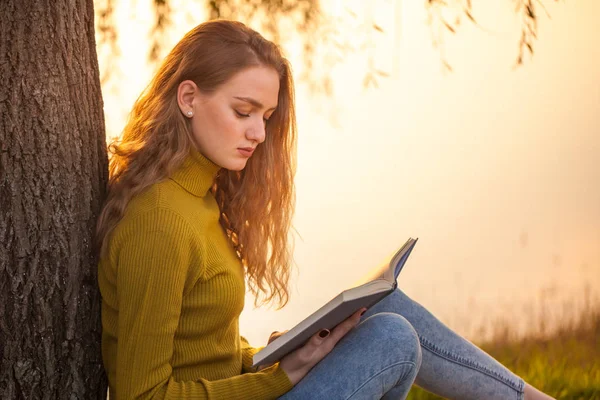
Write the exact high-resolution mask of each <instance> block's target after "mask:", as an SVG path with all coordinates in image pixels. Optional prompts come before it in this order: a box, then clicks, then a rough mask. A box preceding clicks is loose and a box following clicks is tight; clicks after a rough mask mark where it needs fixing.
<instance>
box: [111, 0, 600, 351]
mask: <svg viewBox="0 0 600 400" xmlns="http://www.w3.org/2000/svg"><path fill="white" fill-rule="evenodd" d="M179 3H181V4H180V5H179ZM189 3H190V2H185V6H184V2H183V1H180V2H177V1H174V2H173V5H172V7H171V8H172V10H174V15H173V20H174V25H173V29H172V31H170V32H169V34H168V35H167V41H168V42H169V43H168V45H167V47H168V48H170V47H172V45H173V44H174V43H175V41H176V40H178V38H180V37H181V36H182V35H183V34H184V33H185V32H186V31H187V30H189V29H190V28H191V27H192V26H194V25H195V24H197V23H199V22H201V21H203V19H204V14H203V13H202V11H201V9H200V7H199V6H197V5H193V6H192V5H190V6H188V4H189ZM423 3H424V2H418V1H391V0H378V1H373V2H363V1H358V0H352V1H341V0H331V1H324V7H325V9H326V11H327V12H329V13H330V14H331V15H332V18H333V20H334V21H335V23H336V24H338V25H337V26H338V28H339V30H340V31H342V32H344V35H347V36H343V37H341V38H340V40H344V41H348V42H349V43H355V44H356V43H367V45H366V49H365V50H364V51H362V52H356V53H353V54H348V55H346V56H344V60H343V62H342V63H339V64H337V65H336V66H334V67H333V68H332V69H331V74H332V76H333V84H334V93H333V96H332V98H330V99H327V98H324V97H323V96H322V95H317V94H314V93H311V92H310V91H309V89H308V86H307V85H306V84H305V83H303V82H301V81H300V80H299V78H297V82H298V90H297V96H298V98H297V100H298V116H299V129H300V139H299V155H298V156H299V157H298V173H297V180H296V183H297V191H298V193H297V198H298V201H297V211H296V218H295V227H296V229H297V230H298V232H299V233H300V235H301V238H297V240H296V244H297V245H296V252H295V259H296V261H297V265H298V269H299V273H298V274H293V278H294V283H293V287H294V290H293V291H292V298H291V302H290V303H289V305H288V306H287V307H286V308H285V309H283V310H282V311H278V312H274V311H269V310H252V301H251V299H250V298H248V299H247V300H246V305H247V306H246V310H245V311H244V313H243V315H242V318H241V320H240V323H241V330H242V332H243V333H244V335H245V336H246V337H248V338H249V339H250V342H251V343H252V344H253V345H255V346H259V345H261V344H264V343H265V341H266V339H267V338H268V336H269V334H270V333H271V332H272V331H274V330H284V329H287V328H290V327H291V326H292V325H293V324H294V323H296V322H298V321H300V320H301V319H302V318H304V317H305V316H307V315H308V314H309V313H310V312H312V311H314V310H315V309H316V308H318V307H319V306H320V305H321V304H322V303H324V302H325V301H326V300H329V299H330V298H332V297H333V296H334V295H336V294H337V293H338V292H339V291H340V290H342V289H344V288H345V287H346V286H348V285H350V284H351V283H352V282H354V281H355V280H356V279H358V278H359V277H360V276H362V275H364V273H365V270H366V269H368V268H370V267H373V266H375V265H377V264H378V263H380V262H381V261H382V259H383V258H384V257H385V256H387V255H388V254H389V253H390V252H391V251H393V250H394V249H395V248H396V247H397V246H398V245H400V244H402V243H404V241H405V240H406V239H407V238H408V237H409V236H412V237H419V243H418V244H417V246H416V248H415V250H414V251H413V253H412V255H411V258H410V260H409V261H408V263H407V265H406V267H405V268H404V270H403V272H402V274H401V276H400V280H399V281H400V286H401V287H402V288H403V289H404V290H405V291H406V293H407V294H408V295H409V296H412V297H414V298H415V299H418V300H419V301H420V302H421V303H423V304H424V305H426V306H427V307H428V308H429V309H431V310H432V311H433V312H434V313H435V314H436V315H437V316H439V317H440V318H441V319H443V320H444V322H446V323H448V324H449V325H450V326H451V327H452V328H453V329H456V330H457V332H459V333H461V334H465V335H467V336H469V335H474V334H475V330H476V328H478V327H479V326H480V325H481V324H483V323H487V322H489V320H491V319H493V318H494V317H497V316H499V315H513V316H515V317H513V320H514V323H515V324H520V325H519V326H520V327H521V328H522V329H524V326H525V325H524V323H523V320H524V318H521V319H519V318H517V317H516V315H517V314H519V313H520V314H521V315H523V312H527V311H526V310H528V307H534V306H535V305H536V304H537V302H538V301H540V298H539V293H540V292H541V291H542V290H545V289H547V288H553V289H552V290H553V292H552V293H553V295H552V296H549V297H547V298H546V300H545V301H546V302H547V304H550V303H551V302H557V304H559V303H560V304H562V303H561V302H562V301H563V300H564V299H571V300H574V301H575V302H577V301H578V299H579V296H580V294H581V292H582V288H583V287H584V285H586V284H587V285H589V286H590V287H591V288H593V289H592V291H593V293H594V294H595V295H598V289H597V288H598V287H600V184H599V183H600V161H599V160H600V74H599V73H598V71H600V50H599V49H600V46H599V45H598V38H600V27H599V25H598V24H597V21H596V19H597V16H598V15H600V2H598V1H596V0H581V1H568V2H556V3H555V2H551V3H550V5H549V6H548V12H549V13H550V14H551V19H549V18H547V17H546V16H545V15H542V16H540V23H539V24H540V34H539V40H538V41H537V42H536V43H535V56H534V57H533V59H530V57H526V61H525V65H524V66H522V67H519V68H513V66H514V62H515V60H516V56H517V50H518V38H519V34H520V31H519V20H518V19H517V18H516V16H515V15H514V12H513V5H512V2H510V1H498V2H489V1H488V2H485V1H484V2H481V1H476V2H473V3H474V13H475V16H476V18H478V22H479V26H474V25H473V24H470V23H467V21H464V22H463V26H462V27H461V30H460V31H459V32H458V33H457V34H456V35H452V34H449V33H448V34H446V35H445V37H444V39H445V41H444V46H443V48H441V49H435V48H433V47H432V42H431V32H430V29H429V26H428V25H427V15H426V11H425V8H424V5H423ZM134 4H135V3H133V4H132V3H131V2H120V3H119V5H118V9H117V18H118V21H117V23H118V25H119V29H120V42H119V45H120V49H121V55H122V58H121V59H120V61H114V60H113V61H111V62H114V63H115V66H117V64H116V63H117V62H118V68H119V71H120V72H118V73H117V74H118V79H116V80H114V81H113V83H112V84H111V85H107V86H106V87H104V103H105V113H106V120H107V131H108V134H109V135H110V136H112V135H117V134H118V133H119V131H120V129H121V127H122V126H123V123H124V120H125V118H126V113H127V111H128V109H129V108H130V106H131V104H132V103H133V101H134V100H135V98H136V97H137V95H138V94H139V93H140V91H141V90H142V89H143V87H144V85H145V84H146V83H147V82H148V81H149V80H150V77H151V74H152V70H151V69H149V68H148V67H147V66H146V65H147V50H146V46H141V45H140V43H146V41H147V39H146V38H147V32H148V30H149V27H150V26H151V25H152V23H153V22H152V20H151V16H152V12H153V11H152V9H151V6H150V5H149V4H150V2H148V1H139V2H138V3H137V6H135V5H134ZM190 7H196V8H194V11H193V13H191V14H183V12H182V11H180V10H184V9H189V8H190ZM477 7H479V8H477ZM373 24H377V26H378V27H380V28H381V29H382V31H383V32H380V31H378V30H374V29H366V28H365V27H368V26H372V25H373ZM285 46H286V47H285V48H290V49H297V48H298V46H299V44H298V43H296V42H291V43H286V44H285ZM289 54H290V58H291V59H292V63H293V65H294V71H295V72H296V73H297V75H298V76H299V75H300V72H302V70H303V61H302V59H301V58H300V57H298V56H297V52H296V51H295V50H291V51H290V53H289ZM441 54H443V55H444V56H445V57H446V59H447V60H448V62H449V63H450V64H451V66H452V68H453V72H447V71H445V69H444V67H443V65H442V62H441ZM369 57H371V58H372V60H373V63H374V64H373V66H374V68H375V69H377V70H380V71H383V72H384V73H385V74H388V75H389V76H388V77H385V76H379V77H378V79H377V84H378V87H371V88H370V89H368V90H365V89H363V87H362V84H363V80H364V78H365V73H366V71H367V70H368V67H369V61H368V60H369ZM548 302H549V303H548ZM534 308H535V307H534ZM524 310H525V311H524ZM515 311H516V312H515ZM467 317H468V318H467ZM507 318H509V319H510V318H511V317H507ZM257 321H260V323H257Z"/></svg>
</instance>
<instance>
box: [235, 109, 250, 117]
mask: <svg viewBox="0 0 600 400" xmlns="http://www.w3.org/2000/svg"><path fill="white" fill-rule="evenodd" d="M234 111H235V113H236V114H237V116H238V117H240V118H248V117H249V116H250V114H244V113H241V112H239V111H238V110H234Z"/></svg>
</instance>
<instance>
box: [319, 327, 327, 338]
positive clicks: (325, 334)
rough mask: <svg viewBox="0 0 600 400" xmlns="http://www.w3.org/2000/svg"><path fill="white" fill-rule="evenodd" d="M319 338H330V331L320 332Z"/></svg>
mask: <svg viewBox="0 0 600 400" xmlns="http://www.w3.org/2000/svg"><path fill="white" fill-rule="evenodd" d="M319 336H320V337H322V338H326V337H327V336H329V329H323V330H322V331H321V332H319Z"/></svg>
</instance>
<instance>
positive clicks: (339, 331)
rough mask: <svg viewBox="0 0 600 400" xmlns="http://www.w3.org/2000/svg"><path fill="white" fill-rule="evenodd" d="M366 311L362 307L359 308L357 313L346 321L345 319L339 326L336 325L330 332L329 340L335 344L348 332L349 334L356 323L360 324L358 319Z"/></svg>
mask: <svg viewBox="0 0 600 400" xmlns="http://www.w3.org/2000/svg"><path fill="white" fill-rule="evenodd" d="M366 310H367V309H366V308H364V307H363V308H361V309H360V310H358V311H357V312H355V313H354V314H352V315H351V316H350V317H349V318H348V319H346V320H345V321H343V322H341V323H340V324H339V325H337V326H336V327H335V328H334V329H333V331H331V337H330V340H333V341H335V342H336V343H337V342H338V341H339V340H340V339H341V338H343V337H344V336H345V335H346V334H347V333H348V332H350V331H351V330H352V328H354V327H355V326H356V325H358V323H359V322H360V317H361V316H362V315H363V314H364V313H365V311H366Z"/></svg>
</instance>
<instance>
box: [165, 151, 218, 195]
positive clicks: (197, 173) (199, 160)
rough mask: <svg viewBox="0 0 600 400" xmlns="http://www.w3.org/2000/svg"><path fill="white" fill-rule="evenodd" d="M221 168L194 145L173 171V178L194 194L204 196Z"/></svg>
mask: <svg viewBox="0 0 600 400" xmlns="http://www.w3.org/2000/svg"><path fill="white" fill-rule="evenodd" d="M220 169H221V167H220V166H218V165H217V164H215V163H214V162H212V161H211V160H209V159H208V158H206V157H205V156H204V155H203V154H201V153H200V152H199V151H198V150H196V149H195V148H193V147H192V148H191V149H190V154H189V155H188V156H187V157H186V159H185V160H184V162H183V164H182V165H181V166H180V167H179V168H178V169H177V170H176V171H175V172H174V173H173V175H172V176H171V179H173V180H174V181H175V182H177V184H178V185H179V186H181V187H182V188H184V189H185V190H187V191H188V192H190V193H191V194H193V195H194V196H197V197H204V196H205V195H206V193H207V192H208V190H209V189H210V188H211V186H212V185H213V182H214V180H215V177H216V176H217V172H219V170H220Z"/></svg>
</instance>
